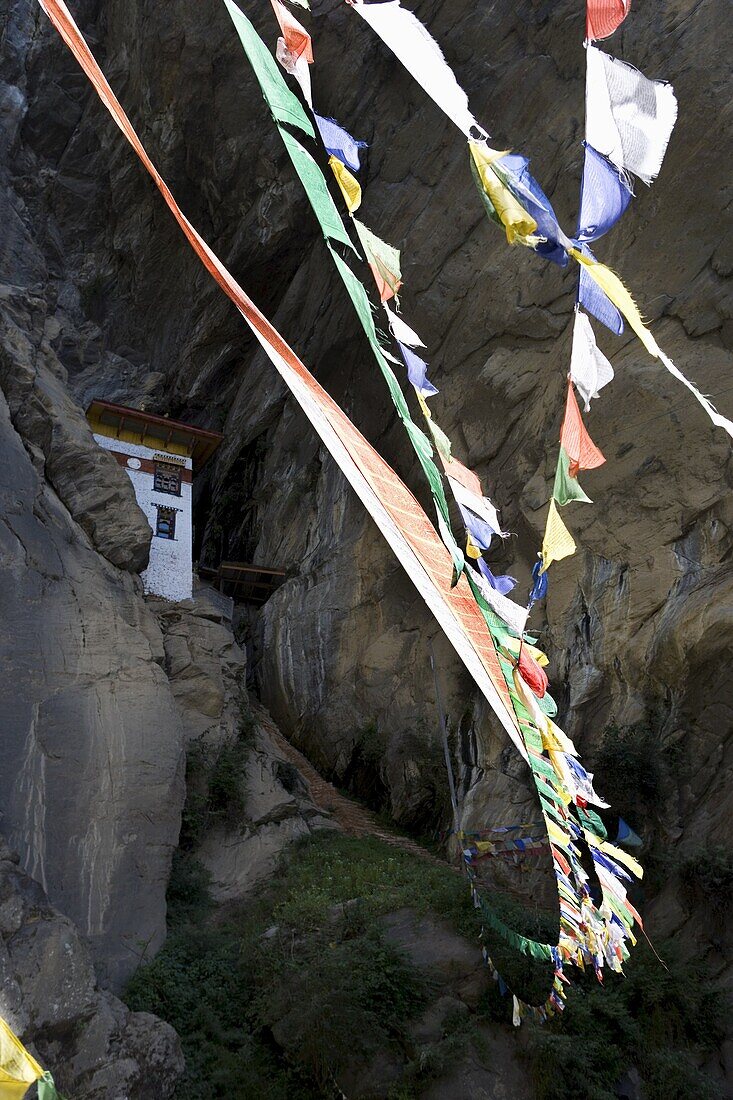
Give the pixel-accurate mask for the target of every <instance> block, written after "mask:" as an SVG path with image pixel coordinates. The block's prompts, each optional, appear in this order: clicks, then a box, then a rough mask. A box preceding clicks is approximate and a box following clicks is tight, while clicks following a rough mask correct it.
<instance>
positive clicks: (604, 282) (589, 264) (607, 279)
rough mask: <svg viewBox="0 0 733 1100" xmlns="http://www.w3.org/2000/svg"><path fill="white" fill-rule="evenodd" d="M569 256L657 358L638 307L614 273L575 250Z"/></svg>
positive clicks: (655, 349)
mask: <svg viewBox="0 0 733 1100" xmlns="http://www.w3.org/2000/svg"><path fill="white" fill-rule="evenodd" d="M570 255H571V256H573V257H574V258H575V259H576V260H577V261H578V263H579V264H582V266H583V267H584V268H585V269H586V271H587V272H588V274H589V275H590V277H591V279H592V280H593V282H594V283H597V284H598V286H599V287H600V288H601V290H602V291H603V293H604V294H605V295H606V297H607V298H610V300H611V301H612V302H613V304H614V305H615V307H616V309H618V310H619V311H620V312H621V313H623V315H624V317H625V318H626V320H627V321H628V322H629V324H630V325H631V327H632V329H633V330H634V332H635V333H636V335H637V336H638V337H639V339H640V340H641V342H642V344H643V345H644V347H645V348H646V350H647V351H648V352H649V354H650V355H653V356H654V357H655V359H656V358H658V356H659V347H658V346H657V341H656V340H655V339H654V337H653V336H652V334H651V332H650V331H649V329H648V328H647V327H646V325H645V324H644V322H643V321H642V319H641V314H640V313H639V307H638V306H637V304H636V302H635V301H634V299H633V298H632V297H631V293H630V291H629V290H627V288H626V287H625V286H624V284H623V282H622V281H621V279H620V278H619V277H618V275H617V274H616V272H615V271H611V268H610V267H606V265H605V264H599V263H598V261H597V260H592V259H591V258H590V256H584V255H583V253H582V252H579V251H578V249H577V248H571V249H570Z"/></svg>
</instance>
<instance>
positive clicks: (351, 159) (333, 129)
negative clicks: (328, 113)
mask: <svg viewBox="0 0 733 1100" xmlns="http://www.w3.org/2000/svg"><path fill="white" fill-rule="evenodd" d="M314 117H315V120H316V126H317V127H318V132H319V134H320V135H321V141H322V142H323V144H324V145H325V147H326V150H327V151H328V152H329V153H330V154H331V156H333V157H338V159H339V160H340V161H342V162H343V163H344V164H345V165H346V167H347V168H349V169H350V170H351V171H352V172H358V171H359V168H360V167H361V165H360V164H359V150H360V149H366V142H365V141H356V140H355V139H354V138H353V137H352V136H351V134H350V133H348V132H347V131H346V130H344V128H343V126H339V124H338V122H336V120H335V119H333V118H323V117H322V116H321V115H318V114H315V112H314Z"/></svg>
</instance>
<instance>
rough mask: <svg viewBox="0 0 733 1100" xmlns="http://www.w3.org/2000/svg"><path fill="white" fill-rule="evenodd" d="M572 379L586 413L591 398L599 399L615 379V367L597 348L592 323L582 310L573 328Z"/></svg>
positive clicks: (576, 316) (577, 315)
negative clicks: (604, 389) (605, 388)
mask: <svg viewBox="0 0 733 1100" xmlns="http://www.w3.org/2000/svg"><path fill="white" fill-rule="evenodd" d="M570 377H571V379H572V380H573V382H574V383H575V386H576V389H577V390H578V393H579V394H580V396H581V397H582V398H583V401H584V402H585V411H586V412H588V411H589V409H590V401H591V398H592V397H598V393H599V391H600V390H602V389H603V387H604V386H607V385H608V383H609V382H612V381H613V377H614V374H613V367H612V366H611V364H610V363H609V361H608V359H606V357H605V355H604V354H603V352H602V351H600V350H599V349H598V347H597V346H596V338H595V335H594V333H593V329H592V328H591V323H590V321H589V320H588V318H587V316H586V315H585V313H581V311H580V310H578V311H577V312H576V314H575V324H574V326H573V350H572V352H571V355H570Z"/></svg>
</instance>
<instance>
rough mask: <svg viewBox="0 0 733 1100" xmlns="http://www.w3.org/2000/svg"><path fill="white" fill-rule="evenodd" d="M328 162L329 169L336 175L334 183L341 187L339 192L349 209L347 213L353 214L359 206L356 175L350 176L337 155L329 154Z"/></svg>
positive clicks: (359, 193) (359, 195)
mask: <svg viewBox="0 0 733 1100" xmlns="http://www.w3.org/2000/svg"><path fill="white" fill-rule="evenodd" d="M328 163H329V164H330V165H331V171H332V172H333V174H334V176H335V177H336V183H337V184H338V185H339V187H340V189H341V194H342V195H343V196H344V201H345V203H346V205H347V207H348V209H349V213H350V214H353V213H354V211H355V210H358V209H359V207H360V206H361V187H360V186H359V181H358V179H357V178H356V176H352V174H351V172H350V171H349V169H348V168H347V167H346V165H345V164H343V163H342V162H341V161H340V160H339V159H338V157H334V156H333V155H331V156H330V157H329V158H328Z"/></svg>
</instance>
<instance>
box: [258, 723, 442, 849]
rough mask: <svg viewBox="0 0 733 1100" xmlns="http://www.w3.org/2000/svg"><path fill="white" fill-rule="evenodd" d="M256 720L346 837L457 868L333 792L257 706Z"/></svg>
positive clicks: (333, 788)
mask: <svg viewBox="0 0 733 1100" xmlns="http://www.w3.org/2000/svg"><path fill="white" fill-rule="evenodd" d="M257 720H258V722H259V723H260V725H261V726H263V727H264V729H266V730H267V733H268V734H269V736H270V737H271V738H272V740H273V742H274V743H275V745H276V746H277V748H278V750H279V751H280V752H281V753H282V755H283V756H284V757H285V758H286V759H287V760H289V761H290V763H291V764H293V765H294V766H295V767H296V768H297V769H298V771H299V772H300V774H301V775H302V776H303V778H304V779H305V781H306V783H307V784H308V786H309V788H310V793H311V798H312V799H313V801H314V802H315V804H316V806H318V808H319V809H320V810H323V811H324V812H325V813H327V814H329V815H330V816H331V817H332V818H333V819H334V821H336V822H337V823H338V824H339V825H340V826H341V828H342V829H343V830H344V832H345V833H348V834H349V836H374V837H377V839H378V840H383V841H384V842H385V844H392V845H393V846H394V847H395V848H401V849H402V851H403V852H411V853H412V854H413V855H416V856H420V857H421V858H422V859H427V860H430V862H431V863H436V864H439V865H440V866H441V867H445V866H446V865H447V866H451V867H453V869H454V870H456V871H459V870H460V868H458V867H454V866H453V865H452V864H450V863H448V861H447V860H442V859H438V857H437V856H435V855H433V853H432V852H429V851H428V850H427V848H423V847H422V846H421V845H420V844H416V843H415V841H414V840H410V839H409V837H406V836H399V834H397V833H391V832H389V831H388V830H386V829H385V828H384V826H383V825H381V824H380V822H378V821H377V819H376V817H375V815H374V814H373V813H371V811H370V810H367V809H366V808H365V807H364V806H360V805H359V803H358V802H354V801H353V800H352V799H350V798H347V797H346V796H345V795H343V794H341V793H340V792H339V791H337V790H336V788H335V787H334V785H333V784H332V783H329V782H328V780H327V779H324V778H323V776H322V775H320V774H319V773H318V772H317V771H316V769H315V768H314V767H313V765H312V764H311V762H310V760H308V758H307V757H305V756H303V753H302V752H299V751H298V749H296V748H295V746H294V745H291V743H290V742H289V741H288V740H287V738H285V737H283V735H282V733H281V732H280V730H279V729H278V728H277V726H276V725H275V723H274V722H273V720H272V718H270V716H269V714H267V712H266V711H264V710H261V709H260V708H259V707H258V708H257Z"/></svg>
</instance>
